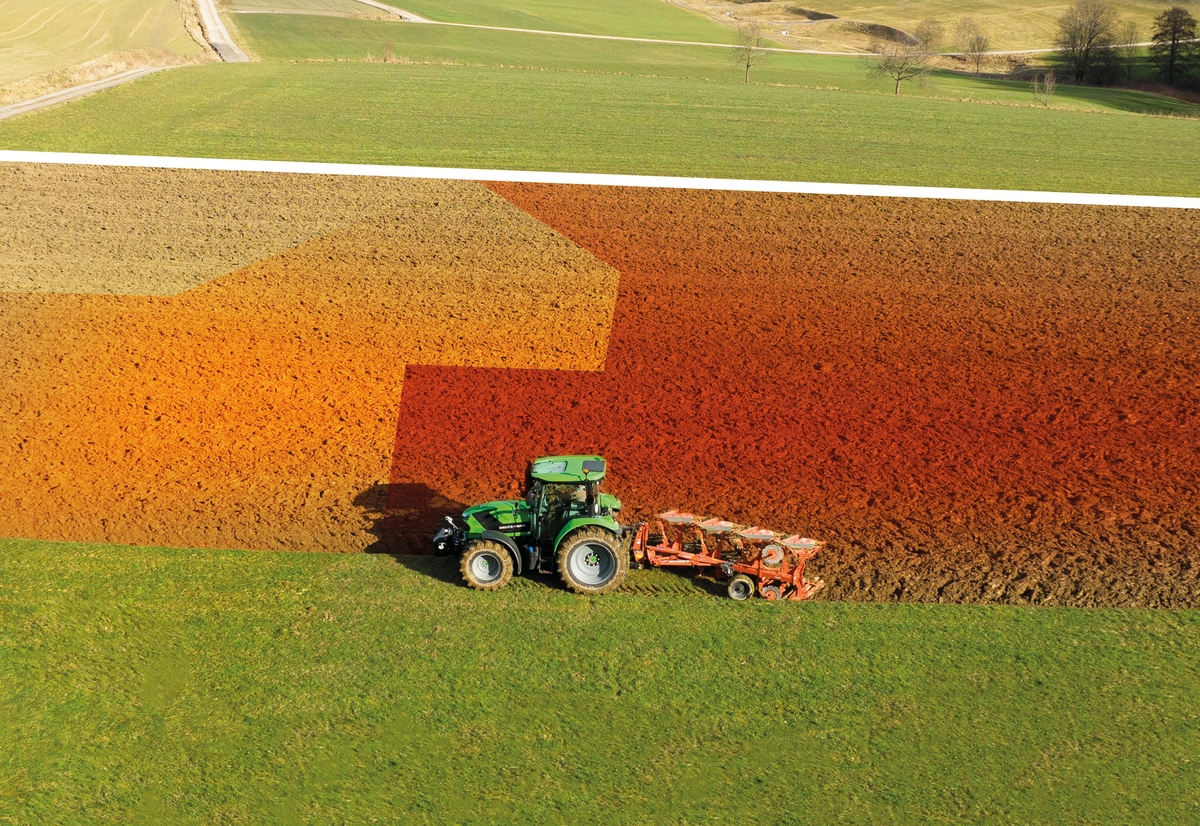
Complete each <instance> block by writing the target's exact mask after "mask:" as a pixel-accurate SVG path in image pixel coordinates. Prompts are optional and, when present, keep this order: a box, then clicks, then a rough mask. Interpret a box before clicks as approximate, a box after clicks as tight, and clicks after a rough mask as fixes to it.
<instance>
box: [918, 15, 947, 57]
mask: <svg viewBox="0 0 1200 826" xmlns="http://www.w3.org/2000/svg"><path fill="white" fill-rule="evenodd" d="M913 37H915V38H916V39H917V45H919V46H924V47H925V50H926V51H928V52H936V51H937V50H938V49H939V48H941V45H942V41H943V40H945V38H946V29H945V28H944V27H943V26H942V24H941V23H939V22H938V21H936V20H934V19H933V18H931V17H927V18H925V19H924V20H922V21H921V22H920V23H918V24H917V29H916V31H914V32H913Z"/></svg>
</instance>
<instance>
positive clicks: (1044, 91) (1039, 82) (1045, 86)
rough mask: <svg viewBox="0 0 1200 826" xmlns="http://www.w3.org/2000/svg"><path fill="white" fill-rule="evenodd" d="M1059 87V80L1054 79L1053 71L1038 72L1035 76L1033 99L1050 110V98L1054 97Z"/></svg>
mask: <svg viewBox="0 0 1200 826" xmlns="http://www.w3.org/2000/svg"><path fill="white" fill-rule="evenodd" d="M1057 86H1058V79H1057V78H1055V77H1054V70H1053V69H1047V70H1046V71H1044V72H1038V73H1037V74H1036V75H1034V76H1033V99H1034V100H1036V101H1037V102H1038V103H1040V104H1042V106H1045V107H1046V108H1047V109H1049V108H1050V98H1052V97H1054V90H1055V88H1057Z"/></svg>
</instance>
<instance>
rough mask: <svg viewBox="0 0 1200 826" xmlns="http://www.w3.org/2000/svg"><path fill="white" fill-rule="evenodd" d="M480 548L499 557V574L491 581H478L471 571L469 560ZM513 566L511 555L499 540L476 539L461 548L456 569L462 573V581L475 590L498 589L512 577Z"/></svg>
mask: <svg viewBox="0 0 1200 826" xmlns="http://www.w3.org/2000/svg"><path fill="white" fill-rule="evenodd" d="M481 550H486V551H490V552H492V553H494V554H496V555H497V556H498V557H499V558H500V565H501V568H502V570H501V574H500V577H499V578H498V579H496V580H495V581H493V582H480V581H479V580H477V579H476V578H475V577H474V575H473V574H472V573H471V560H472V558H473V557H474V555H475V554H476V553H477V552H478V551H481ZM514 567H515V566H514V565H513V559H512V555H511V554H510V553H509V552H508V548H505V547H504V546H503V545H501V544H500V543H499V542H495V541H493V540H491V539H477V540H475V541H474V542H471V543H470V544H468V545H467V547H466V548H464V549H463V552H462V558H461V559H460V560H459V564H458V569H459V572H460V573H462V578H463V581H464V582H465V583H467V585H468V586H469V587H471V588H474V589H475V590H476V591H499V590H500V589H501V588H503V587H504V586H505V585H507V584H508V583H509V581H510V580H511V579H512V577H513V569H514Z"/></svg>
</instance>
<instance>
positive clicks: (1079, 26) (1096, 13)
mask: <svg viewBox="0 0 1200 826" xmlns="http://www.w3.org/2000/svg"><path fill="white" fill-rule="evenodd" d="M1116 25H1117V10H1116V9H1114V8H1113V7H1112V6H1110V5H1108V4H1107V3H1105V2H1104V0H1075V5H1073V6H1071V8H1069V9H1067V13H1066V14H1064V15H1063V16H1062V17H1060V18H1059V19H1058V35H1057V36H1056V37H1055V39H1054V43H1055V45H1056V46H1058V48H1059V51H1061V52H1062V56H1063V59H1064V60H1066V62H1067V65H1068V66H1070V68H1071V71H1072V73H1073V74H1074V75H1075V82H1076V83H1081V82H1082V81H1083V79H1084V78H1085V77H1087V73H1088V69H1090V68H1091V67H1092V65H1093V64H1094V63H1095V62H1096V59H1097V58H1098V57H1100V56H1101V53H1102V52H1105V51H1107V50H1108V49H1110V48H1111V47H1112V44H1113V37H1114V35H1113V30H1114V28H1115V27H1116Z"/></svg>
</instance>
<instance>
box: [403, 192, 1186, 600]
mask: <svg viewBox="0 0 1200 826" xmlns="http://www.w3.org/2000/svg"><path fill="white" fill-rule="evenodd" d="M493 189H495V190H496V191H497V192H500V193H501V194H503V195H505V197H507V198H509V199H510V200H512V201H513V202H514V203H516V204H518V205H520V206H521V207H522V208H524V209H526V210H528V211H529V212H530V213H531V214H533V215H535V216H536V217H538V218H540V219H541V220H543V221H545V222H546V223H547V224H549V225H550V226H552V227H554V228H555V229H557V230H558V231H560V232H562V233H563V234H564V235H566V236H567V237H569V238H571V239H572V240H574V241H575V242H576V243H579V244H580V245H581V246H583V247H585V248H586V249H589V250H591V251H592V252H594V253H595V254H596V255H597V256H598V257H600V258H602V259H604V260H606V261H608V262H610V263H611V264H613V266H615V267H616V268H617V269H619V270H620V271H621V274H622V282H621V293H620V297H619V299H618V303H617V311H616V314H615V316H614V326H613V331H612V334H611V337H610V348H609V351H608V360H607V363H606V365H605V370H604V372H603V373H602V374H591V375H583V374H570V373H561V372H560V373H548V372H518V371H493V370H465V369H447V368H431V367H418V366H413V367H410V368H409V371H408V376H407V378H406V382H405V394H404V401H403V404H402V407H401V415H400V421H399V426H398V428H397V450H396V462H395V464H394V467H393V481H394V482H395V483H396V484H398V485H402V484H418V485H424V486H427V487H429V488H432V489H434V490H437V491H439V492H440V493H442V494H443V495H445V496H447V497H448V498H452V499H458V500H461V501H472V500H475V499H478V498H479V497H481V496H487V495H489V494H491V493H493V492H499V491H500V489H501V486H502V484H503V480H505V479H507V478H510V477H511V476H512V475H513V474H516V473H518V472H519V469H520V467H521V464H522V462H523V460H524V458H525V457H526V456H529V455H535V454H537V453H542V452H553V451H559V450H572V451H574V450H583V449H594V450H598V451H602V452H604V453H606V454H607V455H608V456H609V458H610V460H611V462H612V466H613V468H614V479H613V485H614V487H615V488H616V489H617V490H619V491H620V492H621V493H622V494H623V495H624V497H625V500H626V501H627V502H628V503H630V504H631V505H632V506H633V511H634V512H635V513H634V515H646V514H649V513H652V512H654V511H656V510H658V509H661V508H665V507H668V506H675V507H684V508H687V509H691V510H695V511H697V512H706V513H716V514H721V515H725V516H730V517H733V518H736V519H739V520H741V521H746V522H752V523H761V524H766V525H769V526H772V527H777V528H782V529H787V530H799V531H801V532H804V533H808V534H810V535H817V536H822V537H825V538H828V539H829V540H830V541H831V549H830V551H829V553H827V554H826V555H825V556H824V558H823V559H821V562H820V565H819V566H818V568H819V569H820V570H821V571H822V573H823V574H824V576H825V577H826V579H827V580H828V581H829V582H830V583H831V587H830V589H829V591H828V596H829V597H831V598H848V599H906V600H929V601H938V600H947V601H950V600H952V601H968V602H1018V603H1020V602H1033V603H1050V604H1067V605H1158V606H1166V605H1175V606H1181V605H1192V606H1194V605H1198V604H1200V588H1198V587H1197V573H1196V568H1195V567H1194V563H1193V560H1194V558H1195V556H1196V554H1197V551H1198V549H1197V547H1196V533H1197V530H1198V529H1200V513H1198V508H1200V453H1198V448H1200V418H1198V416H1197V411H1198V410H1200V387H1198V385H1197V375H1198V373H1197V369H1198V367H1200V360H1198V358H1197V355H1196V354H1197V353H1198V352H1200V325H1198V324H1197V310H1198V309H1200V293H1198V292H1197V287H1198V286H1200V283H1198V281H1197V276H1198V274H1200V252H1198V250H1200V216H1196V215H1194V214H1192V213H1184V212H1170V211H1148V210H1147V211H1138V210H1122V209H1110V208H1079V207H1050V206H1017V205H1004V204H962V203H949V202H928V201H926V202H922V201H894V200H890V201H889V200H871V199H850V198H816V197H809V198H803V197H792V196H775V195H753V194H726V193H677V192H676V193H672V192H650V191H635V190H625V191H619V190H596V189H591V190H589V189H582V188H566V187H556V188H552V187H539V186H522V185H507V184H505V185H493ZM468 397H470V398H472V399H475V400H478V399H483V400H486V403H485V405H484V407H485V408H486V411H487V413H486V417H485V418H484V417H476V416H473V415H471V413H470V412H469V408H468V406H467V405H466V401H467V398H468ZM531 400H537V401H536V403H531ZM475 407H476V408H478V404H476V405H475ZM485 419H486V422H487V424H486V427H485V426H483V421H484V420H485ZM452 474H453V475H452Z"/></svg>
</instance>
